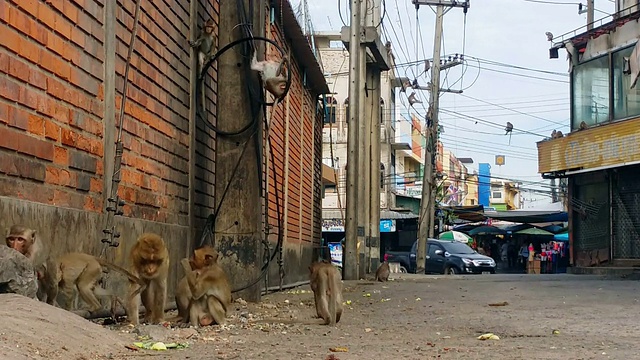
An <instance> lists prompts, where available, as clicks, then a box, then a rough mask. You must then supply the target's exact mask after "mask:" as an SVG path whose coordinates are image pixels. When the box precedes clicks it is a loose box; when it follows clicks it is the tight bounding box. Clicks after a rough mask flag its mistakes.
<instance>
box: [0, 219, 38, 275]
mask: <svg viewBox="0 0 640 360" xmlns="http://www.w3.org/2000/svg"><path fill="white" fill-rule="evenodd" d="M6 240H7V246H8V247H10V248H12V249H14V250H16V251H18V252H19V253H21V254H22V255H24V256H26V257H28V258H29V260H31V263H32V264H34V266H36V265H39V264H35V257H36V255H38V252H39V251H40V247H41V244H40V241H37V238H36V231H35V230H33V229H29V228H28V227H25V226H22V225H13V226H11V228H10V229H9V234H7V238H6Z"/></svg>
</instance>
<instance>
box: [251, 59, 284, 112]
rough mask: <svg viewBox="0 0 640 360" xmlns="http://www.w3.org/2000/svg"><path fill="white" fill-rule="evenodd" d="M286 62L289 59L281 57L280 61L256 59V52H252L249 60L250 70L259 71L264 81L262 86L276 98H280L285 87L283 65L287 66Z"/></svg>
mask: <svg viewBox="0 0 640 360" xmlns="http://www.w3.org/2000/svg"><path fill="white" fill-rule="evenodd" d="M288 64H289V61H288V60H287V59H286V58H282V60H280V62H275V61H271V60H263V61H258V53H257V52H254V53H253V59H252V60H251V70H255V71H259V72H260V76H261V78H262V81H264V88H265V89H266V90H267V91H269V92H270V93H271V95H273V96H275V97H276V99H280V98H281V97H282V95H283V94H284V91H285V90H286V88H287V72H286V71H287V70H286V69H285V65H287V66H288ZM273 107H274V108H275V107H276V103H274V105H273Z"/></svg>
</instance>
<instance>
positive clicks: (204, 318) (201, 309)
mask: <svg viewBox="0 0 640 360" xmlns="http://www.w3.org/2000/svg"><path fill="white" fill-rule="evenodd" d="M181 264H182V267H183V268H184V271H185V274H186V279H187V283H188V285H189V286H188V290H189V292H190V294H189V295H190V300H189V312H188V316H189V318H188V321H189V323H190V324H191V325H192V326H198V325H199V326H207V325H211V324H213V323H214V322H215V323H216V324H218V325H222V324H224V323H225V322H226V317H227V310H228V309H229V305H230V304H231V301H232V298H231V286H229V280H228V278H227V275H226V274H225V272H224V270H223V269H222V267H220V265H218V264H217V263H212V264H210V265H209V266H207V267H205V268H202V269H198V270H192V269H191V266H190V263H189V260H187V259H182V262H181ZM186 320H187V319H186V318H185V319H184V320H183V321H185V322H186Z"/></svg>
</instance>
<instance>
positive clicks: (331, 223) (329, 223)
mask: <svg viewBox="0 0 640 360" xmlns="http://www.w3.org/2000/svg"><path fill="white" fill-rule="evenodd" d="M395 231H396V221H395V220H388V219H385V220H380V232H395ZM322 232H344V220H342V219H322Z"/></svg>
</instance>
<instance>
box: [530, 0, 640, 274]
mask: <svg viewBox="0 0 640 360" xmlns="http://www.w3.org/2000/svg"><path fill="white" fill-rule="evenodd" d="M639 10H640V9H639V7H638V1H637V0H633V1H632V0H618V1H617V2H616V13H615V14H614V15H613V16H612V21H610V22H607V23H600V22H596V23H595V24H594V25H593V27H587V29H586V30H584V29H582V30H583V31H582V32H581V33H578V31H574V32H572V33H569V34H568V35H567V36H563V37H560V38H559V39H558V38H556V39H554V42H553V45H552V48H551V50H550V55H551V56H550V57H551V58H556V57H558V49H560V48H565V49H566V51H567V53H568V55H569V59H570V70H571V98H570V101H571V121H570V131H569V133H568V134H564V136H563V135H562V134H558V133H557V132H556V133H555V134H554V135H555V136H552V138H551V139H546V140H544V141H541V142H539V143H538V159H539V160H538V172H540V173H541V174H542V176H543V177H545V178H567V179H568V210H569V227H570V233H569V241H570V244H571V249H572V250H573V251H572V256H571V260H572V262H573V263H574V264H575V265H577V266H592V265H599V264H602V263H611V260H612V261H613V262H614V263H620V262H629V261H631V262H638V261H640V181H638V178H640V88H639V86H638V84H637V80H638V75H639V74H640V66H639V65H640V64H639V60H640V59H639V56H638V54H640V42H639V41H638V38H639V37H640V24H639V23H638V19H640V11H639Z"/></svg>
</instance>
